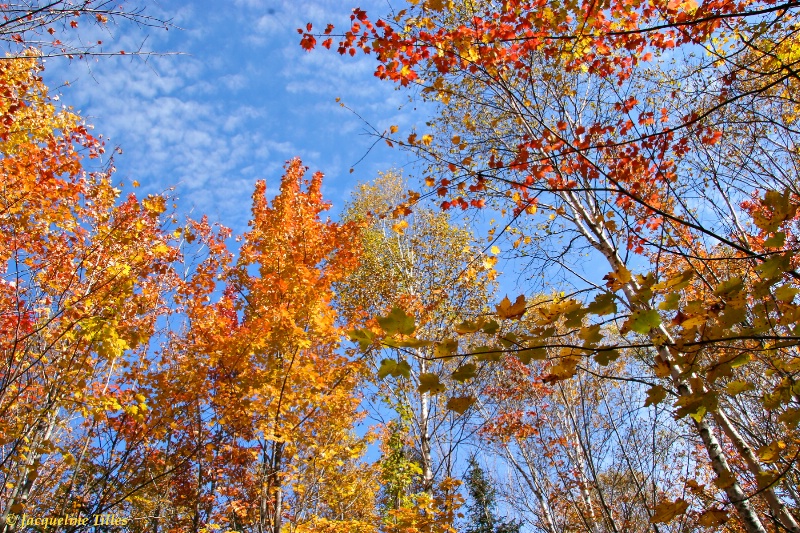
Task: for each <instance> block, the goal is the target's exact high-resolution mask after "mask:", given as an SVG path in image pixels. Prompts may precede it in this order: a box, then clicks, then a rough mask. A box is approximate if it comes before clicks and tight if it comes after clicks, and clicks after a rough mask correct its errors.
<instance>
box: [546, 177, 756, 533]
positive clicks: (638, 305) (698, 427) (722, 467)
mask: <svg viewBox="0 0 800 533" xmlns="http://www.w3.org/2000/svg"><path fill="white" fill-rule="evenodd" d="M561 197H562V199H563V200H564V201H565V203H566V204H567V205H568V206H569V207H570V209H571V211H572V213H573V216H574V219H575V223H576V226H577V228H578V230H579V231H580V232H581V233H582V234H583V235H584V237H585V238H586V239H587V240H588V241H589V242H590V243H591V244H592V246H593V247H594V248H595V249H596V250H598V251H599V252H600V253H602V254H603V256H605V258H606V259H607V260H608V262H609V264H610V266H611V268H612V269H613V270H614V272H619V271H620V270H621V268H623V266H624V265H623V263H622V260H621V259H620V258H619V256H618V255H617V251H616V247H615V246H614V245H613V243H612V242H611V241H610V240H609V239H608V237H607V235H606V234H605V232H604V231H603V228H602V227H601V226H600V225H599V224H598V223H597V221H596V220H595V218H594V217H593V216H592V215H591V214H590V213H589V212H588V210H587V209H586V208H585V207H584V205H583V204H582V203H581V202H580V200H579V199H578V198H577V197H576V195H575V193H574V192H572V191H566V192H563V193H561ZM637 291H638V285H637V284H636V282H635V280H631V281H630V282H629V283H628V284H627V285H625V286H624V287H623V293H624V294H625V297H626V299H627V301H628V305H629V306H630V307H631V308H632V309H638V310H640V311H650V310H652V307H650V305H649V304H647V303H646V302H641V301H638V300H637V299H636V298H635V295H636V293H637ZM656 334H658V335H665V336H666V337H667V338H668V339H669V340H670V341H673V339H672V338H671V336H670V335H669V332H668V331H667V330H666V328H664V327H663V326H661V327H660V329H659V330H658V332H657V333H656V332H651V336H654V335H656ZM656 352H657V355H656V359H657V361H658V362H660V363H661V364H663V365H667V367H668V368H669V369H670V377H671V379H672V384H673V387H675V389H676V391H677V393H678V395H679V396H680V397H688V396H692V395H693V392H698V393H702V391H692V389H691V388H690V387H689V385H688V384H687V382H686V379H685V378H684V377H683V376H682V375H681V370H680V368H678V366H677V365H675V364H674V363H673V361H672V358H671V356H670V354H669V351H668V350H667V349H666V348H665V347H663V346H659V347H658V348H657V349H656ZM693 425H694V427H695V431H696V432H697V433H698V435H699V436H700V438H701V440H702V442H703V447H704V448H705V449H706V453H707V454H708V458H709V460H710V462H711V468H712V469H713V470H714V472H715V473H716V474H717V476H719V477H720V478H723V479H731V480H733V482H732V483H730V484H729V485H728V486H726V487H725V489H724V490H725V494H726V495H727V496H728V499H729V500H730V502H731V503H732V504H733V506H734V508H735V509H736V511H737V513H738V514H739V517H740V518H741V519H742V522H743V524H744V526H745V529H746V530H747V531H748V533H766V529H765V528H764V525H763V524H762V522H761V520H760V519H759V517H758V514H757V513H756V512H755V509H753V506H752V505H751V504H750V499H749V497H748V496H747V495H746V494H745V493H744V491H743V490H742V487H741V485H740V484H739V481H738V479H737V478H736V475H735V473H734V472H733V471H732V470H731V468H730V467H729V465H728V461H727V460H726V458H725V455H724V453H723V450H722V446H721V445H720V443H719V440H718V439H717V437H716V435H714V432H713V431H712V430H711V426H710V425H709V423H708V419H707V418H703V419H701V420H700V421H699V422H698V421H696V420H694V424H693Z"/></svg>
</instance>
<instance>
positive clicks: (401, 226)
mask: <svg viewBox="0 0 800 533" xmlns="http://www.w3.org/2000/svg"><path fill="white" fill-rule="evenodd" d="M407 227H408V222H406V221H405V220H401V221H400V222H398V223H397V224H393V225H392V231H394V232H395V233H397V234H398V235H402V234H404V233H405V231H406V228H407Z"/></svg>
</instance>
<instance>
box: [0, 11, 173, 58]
mask: <svg viewBox="0 0 800 533" xmlns="http://www.w3.org/2000/svg"><path fill="white" fill-rule="evenodd" d="M0 15H2V17H0V18H2V22H0V41H1V42H2V43H3V45H4V46H5V48H6V52H7V53H8V54H10V55H12V56H18V55H22V54H23V53H24V52H25V51H26V50H29V49H35V50H36V51H37V55H40V56H44V57H54V56H64V57H67V58H69V59H73V58H75V57H81V58H83V57H85V56H87V55H92V56H101V55H125V54H126V53H128V54H130V53H133V54H141V53H142V52H141V50H138V51H137V50H128V51H125V50H111V51H109V50H106V49H104V48H103V43H102V41H96V40H92V41H91V44H87V42H88V41H87V40H85V39H83V40H82V39H81V38H80V35H79V33H78V32H79V30H80V28H82V27H84V26H86V25H98V26H101V27H105V28H107V27H108V26H110V25H116V24H119V23H120V22H130V23H133V24H135V25H137V26H148V27H153V28H164V29H169V26H170V24H169V22H166V21H163V20H160V19H158V18H156V17H153V16H150V15H147V14H146V13H145V11H144V9H143V8H133V9H126V8H125V3H124V2H122V3H120V2H114V1H112V0H54V1H42V0H25V1H24V2H19V1H18V2H6V3H4V4H2V5H0Z"/></svg>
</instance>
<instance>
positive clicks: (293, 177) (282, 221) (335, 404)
mask: <svg viewBox="0 0 800 533" xmlns="http://www.w3.org/2000/svg"><path fill="white" fill-rule="evenodd" d="M305 170H306V169H305V168H304V167H303V165H302V163H301V162H300V160H298V159H294V160H292V161H290V162H289V163H288V164H287V166H286V173H285V174H284V176H283V178H282V180H281V186H280V193H279V194H278V195H277V196H276V197H275V199H274V200H273V201H272V202H271V204H270V203H268V201H267V198H266V190H267V185H266V183H265V182H264V181H259V182H258V183H257V184H256V188H255V192H254V193H253V218H252V220H251V222H250V227H251V229H250V231H248V232H247V233H245V234H244V235H243V236H242V237H241V240H242V245H241V249H240V251H239V257H238V260H237V261H236V262H235V263H234V262H233V260H232V257H231V255H230V253H229V252H228V251H227V249H226V248H225V246H224V238H225V236H226V234H225V232H223V233H215V232H214V231H212V228H211V227H210V226H209V225H208V224H207V223H206V222H205V221H203V222H200V223H195V224H193V225H192V227H191V228H189V229H188V233H187V238H189V239H190V240H194V239H200V240H201V241H202V242H204V243H207V244H208V246H209V253H208V256H207V258H206V259H205V260H204V261H203V262H202V263H201V265H199V267H198V268H197V270H196V274H195V275H193V276H192V277H191V278H190V279H189V280H188V282H187V285H186V287H185V288H184V289H182V290H181V298H180V300H181V302H182V306H183V307H184V308H185V312H186V316H187V321H188V322H187V329H186V330H185V332H184V333H181V334H180V335H178V336H177V337H176V339H175V340H174V341H173V343H172V346H171V348H170V349H169V350H166V351H165V352H164V353H163V355H162V357H163V363H162V364H163V366H164V367H170V368H171V370H170V374H172V375H174V376H178V375H180V376H182V383H183V385H182V391H174V390H173V389H171V388H170V387H169V386H167V387H164V386H163V384H162V385H161V386H160V388H161V392H160V396H161V397H162V399H163V400H164V401H169V399H170V398H171V399H172V401H173V402H174V403H175V404H176V409H175V410H176V412H175V413H174V414H173V416H174V420H175V422H174V424H173V425H174V428H173V430H172V432H171V434H170V443H171V444H170V447H171V448H172V449H173V450H175V451H178V450H179V449H182V451H180V453H178V456H187V455H188V452H189V451H190V450H191V449H197V450H198V454H197V455H196V456H194V457H192V458H191V459H190V461H189V463H190V464H191V466H190V467H189V468H188V469H186V470H184V471H182V473H181V474H180V475H177V476H173V481H172V488H171V489H170V492H169V494H167V495H166V496H165V499H166V501H168V502H170V503H171V505H172V507H173V509H175V514H174V515H173V516H168V515H167V514H166V513H165V515H164V520H165V521H166V523H168V524H170V527H173V528H178V529H180V528H189V529H193V530H196V529H197V528H198V527H205V528H208V527H216V526H220V525H224V526H225V527H228V528H231V529H235V530H248V531H270V532H274V533H278V532H279V531H282V530H284V529H285V528H286V527H293V528H294V527H298V526H299V525H302V527H303V530H304V531H315V530H328V529H326V528H330V527H333V525H336V524H338V526H337V527H340V528H352V529H353V530H360V531H368V530H371V529H369V528H371V526H370V524H371V521H372V518H373V513H374V509H373V507H374V501H373V500H374V496H375V491H376V490H377V489H376V487H375V483H374V476H372V475H371V474H370V467H369V466H368V465H362V464H361V455H362V454H363V453H364V451H365V446H366V440H365V438H358V437H356V436H355V434H353V427H354V424H355V423H356V422H357V421H358V420H359V419H360V417H361V414H360V413H359V411H358V407H359V401H360V400H359V396H358V393H357V385H358V383H359V382H360V380H361V378H362V375H363V371H364V365H363V363H362V362H361V361H360V360H358V359H351V358H350V357H348V356H347V355H346V354H344V353H342V352H341V351H340V350H339V342H340V338H341V331H342V330H341V326H340V325H338V324H337V323H336V322H337V314H336V312H335V310H334V308H333V307H332V298H333V291H332V284H333V283H335V282H337V281H341V280H342V279H343V278H344V277H345V276H346V275H347V274H348V273H349V272H350V271H351V270H352V269H354V268H355V267H356V265H357V264H358V258H359V240H358V239H357V235H358V226H357V225H356V224H354V223H348V224H342V225H340V224H336V223H333V222H330V221H323V220H321V219H320V213H322V212H323V211H325V210H326V209H328V207H329V204H328V203H326V202H325V201H324V200H323V199H322V193H321V186H322V174H321V173H316V174H314V175H313V177H312V178H311V179H310V180H306V179H305V178H304V174H305ZM220 281H223V282H224V286H223V287H222V291H221V293H218V292H217V284H218V283H219V282H220ZM209 302H213V303H209ZM153 386H154V387H159V384H158V383H155V382H154V383H153ZM181 413H183V414H181Z"/></svg>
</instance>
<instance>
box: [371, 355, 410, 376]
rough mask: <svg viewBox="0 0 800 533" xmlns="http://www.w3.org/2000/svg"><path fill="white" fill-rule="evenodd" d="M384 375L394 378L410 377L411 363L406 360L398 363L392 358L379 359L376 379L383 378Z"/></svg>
mask: <svg viewBox="0 0 800 533" xmlns="http://www.w3.org/2000/svg"><path fill="white" fill-rule="evenodd" d="M386 376H392V377H395V378H399V377H404V378H408V377H411V365H409V364H408V363H407V362H406V361H400V362H399V363H398V362H397V361H395V360H394V359H384V360H383V361H381V366H380V368H379V369H378V379H385V378H386Z"/></svg>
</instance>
